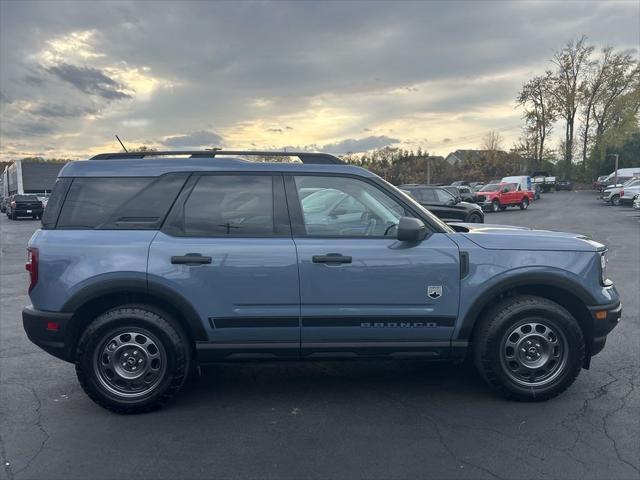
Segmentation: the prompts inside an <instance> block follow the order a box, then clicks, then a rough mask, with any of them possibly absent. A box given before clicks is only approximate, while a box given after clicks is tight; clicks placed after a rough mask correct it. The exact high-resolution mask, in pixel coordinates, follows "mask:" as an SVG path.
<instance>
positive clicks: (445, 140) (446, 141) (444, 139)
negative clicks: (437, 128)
mask: <svg viewBox="0 0 640 480" xmlns="http://www.w3.org/2000/svg"><path fill="white" fill-rule="evenodd" d="M449 142H451V139H450V138H443V139H442V143H449Z"/></svg>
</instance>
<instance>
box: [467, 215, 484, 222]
mask: <svg viewBox="0 0 640 480" xmlns="http://www.w3.org/2000/svg"><path fill="white" fill-rule="evenodd" d="M467 222H469V223H484V219H483V218H482V215H481V214H480V213H478V212H471V214H470V215H469V218H468V219H467Z"/></svg>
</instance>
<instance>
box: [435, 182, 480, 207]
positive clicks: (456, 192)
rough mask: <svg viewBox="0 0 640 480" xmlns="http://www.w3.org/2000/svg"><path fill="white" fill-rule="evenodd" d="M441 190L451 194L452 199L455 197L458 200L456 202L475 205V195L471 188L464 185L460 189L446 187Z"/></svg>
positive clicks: (452, 186)
mask: <svg viewBox="0 0 640 480" xmlns="http://www.w3.org/2000/svg"><path fill="white" fill-rule="evenodd" d="M443 188H444V189H445V190H447V191H448V192H449V193H451V194H452V195H453V196H454V197H457V198H458V199H459V200H458V201H461V202H469V203H475V201H476V193H475V192H474V191H473V190H472V189H471V187H465V186H464V185H462V186H460V187H456V186H454V185H447V186H445V187H443Z"/></svg>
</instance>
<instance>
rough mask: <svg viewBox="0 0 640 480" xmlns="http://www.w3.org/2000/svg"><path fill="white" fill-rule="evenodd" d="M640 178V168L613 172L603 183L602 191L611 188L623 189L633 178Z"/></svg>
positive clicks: (621, 169)
mask: <svg viewBox="0 0 640 480" xmlns="http://www.w3.org/2000/svg"><path fill="white" fill-rule="evenodd" d="M637 177H640V167H630V168H619V169H618V171H617V172H615V171H614V172H611V173H610V174H609V175H607V176H606V177H605V179H604V180H603V181H602V184H601V187H600V191H601V192H602V191H604V190H607V189H609V188H615V187H621V186H622V185H624V183H625V182H628V181H629V180H631V179H632V178H637Z"/></svg>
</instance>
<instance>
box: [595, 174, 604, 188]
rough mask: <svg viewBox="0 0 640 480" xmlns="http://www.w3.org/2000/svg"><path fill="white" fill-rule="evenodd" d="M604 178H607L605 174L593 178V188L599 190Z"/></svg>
mask: <svg viewBox="0 0 640 480" xmlns="http://www.w3.org/2000/svg"><path fill="white" fill-rule="evenodd" d="M605 178H607V175H600V176H599V177H598V178H597V179H596V180H594V182H593V189H594V190H598V191H600V190H601V189H602V186H603V185H602V182H603V181H604V179H605Z"/></svg>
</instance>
